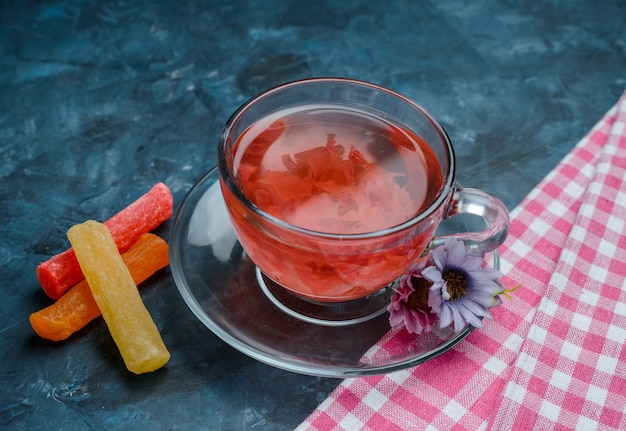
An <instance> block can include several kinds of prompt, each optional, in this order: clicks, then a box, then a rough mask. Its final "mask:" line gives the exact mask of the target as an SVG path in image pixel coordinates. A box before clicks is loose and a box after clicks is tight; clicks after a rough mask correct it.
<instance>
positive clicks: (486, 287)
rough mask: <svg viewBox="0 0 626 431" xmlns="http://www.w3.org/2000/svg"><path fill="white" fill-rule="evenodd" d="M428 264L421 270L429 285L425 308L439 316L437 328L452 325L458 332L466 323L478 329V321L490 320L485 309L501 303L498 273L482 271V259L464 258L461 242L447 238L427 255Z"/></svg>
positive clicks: (464, 252) (501, 291) (485, 269)
mask: <svg viewBox="0 0 626 431" xmlns="http://www.w3.org/2000/svg"><path fill="white" fill-rule="evenodd" d="M429 261H430V262H431V263H432V265H430V266H427V267H426V268H424V269H423V270H422V271H421V274H422V276H423V277H424V278H425V279H426V280H428V281H430V282H432V285H431V286H430V291H429V295H428V305H429V306H430V307H431V309H432V311H433V312H434V313H435V314H436V315H438V316H439V326H440V327H441V328H445V327H447V326H449V325H451V324H453V323H454V330H455V331H456V332H459V331H460V330H462V329H463V328H464V327H465V326H466V325H467V324H468V323H469V324H470V325H472V326H474V327H476V328H482V318H483V317H488V318H491V313H490V312H489V308H491V307H494V306H497V305H499V304H500V303H501V300H500V298H499V297H498V295H499V294H501V293H503V291H504V289H503V288H502V286H501V285H500V284H499V283H498V279H499V278H500V277H502V273H501V272H500V271H498V270H496V269H492V268H483V257H482V256H472V255H468V254H467V252H466V250H465V246H464V244H463V242H462V241H459V240H456V239H453V238H451V239H448V240H447V241H446V243H445V245H444V246H443V248H441V249H436V250H433V251H431V252H430V255H429Z"/></svg>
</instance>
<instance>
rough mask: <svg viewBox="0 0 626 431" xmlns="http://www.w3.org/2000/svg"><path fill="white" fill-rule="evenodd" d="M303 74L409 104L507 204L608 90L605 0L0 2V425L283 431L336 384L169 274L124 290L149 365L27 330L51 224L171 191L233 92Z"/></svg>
mask: <svg viewBox="0 0 626 431" xmlns="http://www.w3.org/2000/svg"><path fill="white" fill-rule="evenodd" d="M322 75H323V76H330V75H332V76H345V77H353V78H359V79H363V80H368V81H372V82H375V83H378V84H382V85H385V86H388V87H390V88H393V89H394V90H397V91H399V92H401V93H404V94H405V95H407V96H409V97H410V98H412V99H414V100H415V101H417V102H418V103H420V104H422V105H423V106H425V107H426V109H427V110H429V111H430V112H431V113H432V114H433V115H434V116H435V117H436V118H438V119H439V120H440V121H441V123H442V124H443V125H444V126H445V127H446V129H447V130H448V132H449V134H450V136H451V138H452V140H453V142H454V144H455V148H456V151H457V155H458V158H459V164H460V172H459V177H458V179H459V181H460V182H461V183H462V184H464V185H468V186H472V187H480V188H484V189H486V190H488V191H490V192H493V193H494V194H496V195H498V196H500V197H501V198H502V199H503V200H504V202H505V203H506V204H507V206H509V208H513V207H514V206H515V205H516V204H517V203H518V202H519V201H520V200H521V199H522V198H523V197H524V196H525V195H526V194H527V193H528V192H529V191H530V190H531V189H532V187H533V186H534V185H535V184H536V183H537V182H538V181H539V180H540V179H541V178H542V177H543V176H544V175H545V174H546V173H548V172H549V171H550V169H552V168H553V167H554V165H556V163H557V162H558V161H559V160H560V159H561V158H562V157H563V156H564V155H565V154H567V152H568V151H570V150H571V148H572V147H573V146H574V145H575V144H576V142H577V141H578V140H579V139H580V138H582V136H583V135H584V134H585V133H586V132H587V130H588V129H589V128H590V127H591V126H593V124H595V122H596V121H597V120H598V119H599V118H600V117H601V116H602V115H603V114H604V113H605V111H606V110H608V109H609V108H610V107H611V105H612V104H613V103H614V102H615V101H616V100H617V99H618V97H619V96H620V95H621V94H622V92H623V90H624V88H625V87H626V3H625V2H624V1H623V0H608V1H598V2H592V1H588V0H574V1H568V2H563V1H558V0H553V1H512V0H510V1H509V0H501V1H496V0H477V1H472V2H467V1H465V0H462V1H461V0H453V1H432V0H431V1H418V0H403V1H363V0H343V1H331V0H326V1H324V0H318V1H315V2H313V1H306V2H298V1H288V0H273V1H271V2H268V1H261V0H257V1H241V0H228V1H199V0H187V1H185V0H178V1H169V0H167V1H166V0H154V1H147V0H146V1H139V0H125V1H121V0H119V1H110V0H109V1H96V0H74V1H57V2H54V1H34V0H14V1H8V0H6V1H4V2H2V5H1V6H0V208H1V209H0V266H1V269H2V277H1V281H0V382H1V383H2V384H1V385H0V428H2V429H11V430H35V429H47V430H61V429H63V430H84V429H92V430H128V429H152V430H176V429H184V430H195V429H199V430H239V429H254V430H274V431H275V430H288V429H293V428H294V427H295V426H296V425H297V424H298V423H300V421H301V420H303V419H304V418H305V417H306V416H307V415H308V413H309V412H310V411H312V410H313V409H314V408H315V407H316V406H317V404H318V403H319V402H321V401H322V400H323V399H324V398H325V397H326V395H327V394H328V393H329V392H330V391H331V390H332V389H333V388H334V387H335V386H336V385H337V384H338V381H337V380H330V379H321V378H314V377H307V376H300V375H296V374H292V373H288V372H285V371H281V370H277V369H273V368H270V367H268V366H266V365H263V364H260V363H257V362H255V361H254V360H252V359H249V358H247V357H245V356H244V355H242V354H240V353H238V352H236V351H234V350H233V349H231V348H230V347H228V346H226V345H225V344H224V343H222V342H221V341H220V340H219V339H217V337H215V336H214V335H213V334H212V333H210V332H209V331H208V330H207V329H206V328H204V327H203V326H202V325H201V324H200V323H199V322H198V321H197V320H196V319H195V318H194V317H193V315H192V314H191V312H190V311H188V309H187V308H186V306H185V305H184V303H183V301H182V300H181V298H180V296H179V295H178V292H177V290H176V288H175V286H174V283H173V281H172V279H171V277H170V273H169V270H164V271H161V272H160V273H158V274H157V275H156V276H155V277H153V278H152V279H151V280H150V282H149V283H147V285H146V288H145V289H144V290H143V291H142V292H143V293H142V295H143V298H144V301H145V302H146V305H147V307H148V309H149V310H150V311H151V313H152V314H153V316H154V317H155V320H156V321H157V322H158V324H159V327H160V328H161V332H162V334H163V337H164V340H165V342H166V344H167V345H168V347H169V348H170V351H171V352H172V359H171V361H170V363H169V364H168V365H167V367H166V368H165V369H164V370H161V371H159V372H157V373H154V374H152V375H144V376H139V377H137V376H132V375H130V374H129V373H128V372H126V371H125V369H124V366H123V364H122V361H121V359H120V357H119V354H118V353H117V350H116V348H115V346H114V345H113V343H112V341H111V339H110V337H109V335H108V332H107V330H106V327H105V325H104V323H103V322H102V320H98V321H95V322H93V323H92V324H90V325H89V326H88V327H87V328H85V329H84V330H83V331H81V332H80V333H78V334H76V335H75V336H74V337H72V338H71V339H69V340H67V341H65V342H62V343H59V344H54V343H51V342H46V341H44V340H41V339H39V338H38V337H37V336H35V335H34V334H33V332H32V329H31V328H30V325H29V323H28V315H29V314H30V313H31V312H33V311H36V310H37V309H39V308H41V307H43V306H45V305H47V304H49V303H50V300H49V299H48V298H47V297H46V296H45V294H43V292H42V291H41V289H40V288H39V286H38V284H37V281H36V277H35V267H36V265H37V264H38V263H39V262H40V261H43V260H46V259H47V258H48V257H49V256H50V255H52V254H54V253H56V252H59V251H61V250H63V249H64V248H65V247H66V246H67V240H66V236H65V232H66V230H67V228H68V227H69V226H71V225H72V224H74V223H76V222H80V221H83V220H85V219H87V218H95V219H100V220H104V219H106V218H108V217H109V216H110V215H112V214H113V213H115V212H116V211H117V210H119V209H121V208H122V207H123V206H125V205H126V204H127V203H129V202H130V201H132V200H134V199H135V198H136V197H138V196H139V195H140V194H142V193H144V192H145V191H147V190H148V189H149V188H150V187H151V186H152V185H153V184H154V183H155V182H157V181H164V182H165V183H167V184H168V185H169V186H170V188H171V189H172V191H173V193H174V196H175V199H176V203H177V204H178V203H180V201H181V199H182V198H183V196H184V194H185V193H186V191H187V190H188V189H189V187H190V186H191V185H192V184H193V183H194V182H195V180H196V179H197V178H199V177H200V175H201V174H202V173H203V172H205V171H206V170H208V169H209V168H210V167H211V166H212V165H214V164H215V148H216V142H217V137H218V135H219V133H220V131H221V128H222V125H223V124H224V123H225V121H226V120H227V118H228V117H229V116H230V114H231V113H232V112H233V111H234V110H235V109H236V108H237V107H238V106H239V105H240V104H241V103H242V102H243V101H244V100H246V99H247V98H249V97H251V96H252V95H254V94H255V93H257V92H259V91H262V90H264V89H266V88H267V87H269V86H272V85H274V84H278V83H280V82H283V81H287V80H292V79H296V78H303V77H310V76H322ZM168 232H169V223H166V224H165V225H164V226H163V227H162V228H161V229H160V230H159V233H160V234H162V235H163V236H165V237H167V235H168Z"/></svg>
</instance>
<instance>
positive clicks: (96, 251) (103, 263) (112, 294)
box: [67, 220, 170, 374]
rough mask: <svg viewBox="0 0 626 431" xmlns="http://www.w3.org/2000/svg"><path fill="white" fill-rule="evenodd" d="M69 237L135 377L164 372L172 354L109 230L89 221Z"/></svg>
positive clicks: (123, 356)
mask: <svg viewBox="0 0 626 431" xmlns="http://www.w3.org/2000/svg"><path fill="white" fill-rule="evenodd" d="M67 237H68V238H69V240H70V243H71V244H72V248H73V249H74V251H75V253H76V259H78V262H79V263H80V267H81V269H82V271H83V274H85V280H87V283H89V288H90V289H91V293H92V294H93V298H94V299H95V300H96V304H98V308H99V309H100V311H101V312H102V317H103V318H104V321H105V323H106V324H107V327H108V328H109V332H110V333H111V336H112V337H113V341H115V344H116V345H117V347H118V349H119V351H120V354H121V355H122V359H123V360H124V363H125V364H126V368H128V370H129V371H131V372H133V373H135V374H141V373H147V372H150V371H155V370H157V369H159V368H161V367H162V366H163V365H165V364H166V363H167V361H169V359H170V353H169V352H168V351H167V348H166V347H165V344H164V343H163V339H162V338H161V334H159V330H158V328H157V326H156V324H155V323H154V321H153V320H152V317H151V316H150V313H149V312H148V310H147V309H146V307H145V305H144V303H143V301H142V300H141V296H139V291H138V290H137V285H136V284H135V282H134V281H133V278H132V276H131V275H130V272H129V271H128V268H127V267H126V265H125V264H124V261H123V260H122V256H120V254H119V252H118V251H117V246H116V245H115V242H113V237H112V236H111V234H110V232H109V229H108V228H107V227H106V226H105V225H104V224H102V223H98V222H96V221H93V220H89V221H86V222H85V223H82V224H78V225H74V226H72V227H71V228H70V229H69V230H68V232H67Z"/></svg>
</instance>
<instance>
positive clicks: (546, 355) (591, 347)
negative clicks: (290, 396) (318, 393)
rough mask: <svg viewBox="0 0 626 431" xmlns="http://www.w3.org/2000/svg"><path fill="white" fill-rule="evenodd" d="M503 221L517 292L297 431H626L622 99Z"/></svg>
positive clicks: (506, 265)
mask: <svg viewBox="0 0 626 431" xmlns="http://www.w3.org/2000/svg"><path fill="white" fill-rule="evenodd" d="M511 218H512V222H511V230H510V234H509V237H508V238H507V241H506V243H505V244H504V246H503V247H502V249H501V250H502V262H501V266H502V268H501V269H502V272H503V273H505V274H506V275H505V277H503V279H502V282H503V284H504V285H505V286H507V287H512V286H514V285H517V284H518V283H521V284H522V287H521V288H519V289H518V290H517V291H516V292H515V293H514V298H513V299H512V300H505V301H504V304H503V305H501V306H500V307H498V308H495V309H493V310H492V314H493V321H487V322H486V323H485V325H484V326H483V329H481V330H477V331H473V332H472V333H471V334H470V335H469V336H468V337H467V338H466V339H465V340H464V341H463V342H462V343H460V344H459V345H457V346H456V347H455V348H454V349H452V350H450V351H448V352H447V353H445V354H443V355H441V356H439V357H437V358H435V359H433V360H431V361H429V362H426V363H425V364H422V365H420V366H417V367H414V368H411V369H407V370H402V371H397V372H394V373H390V374H386V375H381V376H374V377H359V378H351V379H346V380H344V381H342V382H341V384H340V385H339V386H338V387H337V388H336V389H335V390H334V391H333V392H332V393H331V394H330V396H329V397H328V398H327V399H326V400H325V401H324V402H322V403H321V404H320V405H319V407H318V408H317V409H316V410H315V411H314V412H312V413H311V415H310V416H309V417H308V418H307V419H306V420H305V421H304V422H303V423H302V424H301V425H300V426H299V427H298V428H297V431H305V430H306V431H315V430H316V431H330V430H332V431H340V430H373V431H380V430H391V431H393V430H398V431H400V430H402V431H407V430H427V431H435V430H436V431H446V430H467V431H477V430H487V429H490V430H494V431H500V430H557V429H558V430H581V431H582V430H584V431H587V430H626V349H625V348H624V342H625V339H626V285H625V282H624V280H625V278H626V228H625V224H626V223H625V221H626V94H625V95H623V96H622V98H621V99H620V100H619V101H618V103H617V104H616V105H615V106H614V107H613V108H612V109H611V110H610V111H609V112H607V114H606V115H605V116H604V117H603V118H602V120H601V121H600V122H599V123H598V124H596V125H595V126H594V128H593V129H592V130H591V131H590V132H589V133H588V134H587V135H586V136H585V137H584V138H583V139H582V140H581V141H580V142H579V143H578V144H577V145H576V147H575V148H574V149H573V150H572V151H571V152H570V153H569V154H568V155H567V156H566V157H565V158H564V159H563V160H562V161H561V163H559V165H558V166H557V167H556V168H555V169H554V170H553V171H552V172H551V173H550V174H549V175H547V176H546V178H544V179H543V180H542V181H541V182H540V183H539V184H538V185H537V187H536V188H535V189H534V190H533V191H532V192H531V193H530V194H529V195H528V196H527V197H526V198H525V199H524V200H523V201H522V202H521V203H520V205H519V206H518V207H517V208H516V209H515V210H513V211H512V212H511ZM386 343H389V344H393V340H388V339H387V340H385V341H381V345H380V346H377V347H378V348H381V349H384V348H385V344H386Z"/></svg>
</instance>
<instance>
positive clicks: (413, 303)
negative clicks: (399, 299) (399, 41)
mask: <svg viewBox="0 0 626 431" xmlns="http://www.w3.org/2000/svg"><path fill="white" fill-rule="evenodd" d="M411 284H412V285H413V288H414V289H415V291H414V292H413V293H411V294H410V295H409V297H408V298H407V301H406V306H407V307H408V308H411V309H413V310H428V309H429V308H430V307H428V289H429V288H430V286H432V283H431V282H430V281H428V280H426V279H425V278H420V277H412V278H411Z"/></svg>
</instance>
